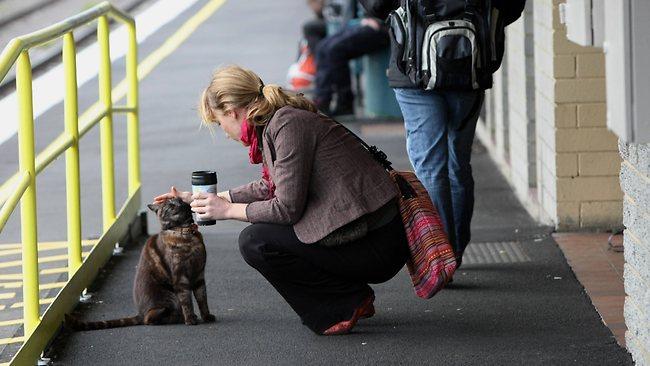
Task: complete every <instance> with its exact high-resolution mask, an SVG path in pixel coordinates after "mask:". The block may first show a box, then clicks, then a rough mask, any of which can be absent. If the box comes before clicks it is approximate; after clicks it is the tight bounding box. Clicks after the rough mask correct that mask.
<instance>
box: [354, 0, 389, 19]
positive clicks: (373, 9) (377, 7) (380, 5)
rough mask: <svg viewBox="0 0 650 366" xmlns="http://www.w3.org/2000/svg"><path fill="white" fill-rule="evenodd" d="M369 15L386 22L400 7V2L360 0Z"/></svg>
mask: <svg viewBox="0 0 650 366" xmlns="http://www.w3.org/2000/svg"><path fill="white" fill-rule="evenodd" d="M359 2H360V3H361V5H362V6H363V8H364V9H366V12H367V13H368V15H370V16H372V17H375V18H379V19H382V20H385V19H386V18H388V14H390V12H391V11H392V10H395V9H397V8H398V7H399V0H359Z"/></svg>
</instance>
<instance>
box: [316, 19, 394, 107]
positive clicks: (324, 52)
mask: <svg viewBox="0 0 650 366" xmlns="http://www.w3.org/2000/svg"><path fill="white" fill-rule="evenodd" d="M389 44H390V40H389V38H388V32H386V31H385V30H383V29H382V30H379V31H376V30H374V29H372V28H371V27H368V26H348V27H345V28H343V29H342V30H341V31H340V32H338V33H336V34H333V35H331V36H329V37H327V38H325V39H323V40H322V41H320V43H319V44H318V47H317V48H316V65H317V68H316V87H315V90H314V93H315V98H316V100H317V101H318V102H319V104H321V105H327V104H329V103H330V101H331V100H332V96H333V94H334V93H336V94H337V104H341V105H346V104H349V105H352V101H353V99H354V95H353V94H352V81H351V77H350V66H349V62H350V60H352V59H354V58H357V57H361V56H363V55H365V54H368V53H371V52H374V51H378V50H381V49H382V48H384V47H388V46H389Z"/></svg>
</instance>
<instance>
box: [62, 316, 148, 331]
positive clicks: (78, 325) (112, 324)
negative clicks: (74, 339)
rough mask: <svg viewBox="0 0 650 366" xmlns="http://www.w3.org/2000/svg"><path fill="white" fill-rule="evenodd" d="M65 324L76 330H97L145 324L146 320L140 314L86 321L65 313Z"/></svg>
mask: <svg viewBox="0 0 650 366" xmlns="http://www.w3.org/2000/svg"><path fill="white" fill-rule="evenodd" d="M65 324H66V326H68V327H70V328H71V329H74V330H96V329H109V328H120V327H130V326H133V325H142V324H144V322H143V319H142V317H141V316H140V315H136V316H132V317H130V318H122V319H113V320H102V321H97V322H86V321H83V320H79V319H77V318H75V317H74V316H72V315H68V314H65Z"/></svg>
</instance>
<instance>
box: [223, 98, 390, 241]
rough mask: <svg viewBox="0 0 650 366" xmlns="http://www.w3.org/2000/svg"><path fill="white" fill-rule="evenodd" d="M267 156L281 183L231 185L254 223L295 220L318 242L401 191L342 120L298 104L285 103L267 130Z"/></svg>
mask: <svg viewBox="0 0 650 366" xmlns="http://www.w3.org/2000/svg"><path fill="white" fill-rule="evenodd" d="M262 153H263V156H264V162H265V164H267V166H268V167H269V173H270V175H271V177H272V179H273V182H274V183H275V185H276V190H275V197H274V198H272V199H268V188H267V187H266V184H265V183H264V182H263V181H262V180H259V181H255V182H251V183H249V184H246V185H243V186H240V187H237V188H234V189H231V190H230V197H231V199H232V201H233V202H235V203H249V205H248V206H247V207H246V214H247V216H248V220H249V221H250V222H252V223H262V222H263V223H273V224H284V225H293V228H294V231H295V233H296V236H297V237H298V239H300V241H302V242H304V243H314V242H317V241H318V240H320V239H322V238H324V237H325V236H327V235H328V234H330V233H331V232H333V231H334V230H336V229H338V228H340V227H341V226H343V225H345V224H347V223H350V222H352V221H353V220H355V219H357V218H359V217H361V216H363V215H365V214H368V213H370V212H373V211H375V210H377V209H379V208H380V207H382V206H383V205H384V204H386V203H388V201H390V200H391V199H393V198H395V197H396V196H397V189H396V188H395V184H394V183H393V182H392V180H391V178H390V176H389V175H388V173H387V172H386V171H385V170H384V169H383V168H382V167H381V166H380V165H379V164H378V163H377V162H376V161H375V160H374V159H373V158H372V156H371V155H370V154H369V153H368V152H367V151H366V150H365V149H364V148H363V147H362V146H361V145H360V144H359V142H358V141H357V140H355V138H354V137H353V136H352V135H351V134H350V133H348V132H347V131H346V130H345V129H344V128H343V127H342V126H339V125H337V124H336V123H335V122H333V121H332V120H331V119H329V118H328V117H326V116H323V115H320V114H316V113H312V112H309V111H305V110H301V109H296V108H293V107H289V106H287V107H283V108H281V109H279V110H278V111H277V112H276V113H275V115H274V116H273V118H272V119H271V121H269V123H268V124H267V126H266V128H265V129H264V133H263V152H262Z"/></svg>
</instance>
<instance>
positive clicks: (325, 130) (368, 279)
mask: <svg viewBox="0 0 650 366" xmlns="http://www.w3.org/2000/svg"><path fill="white" fill-rule="evenodd" d="M200 113H201V116H202V119H203V121H205V123H206V124H208V125H215V124H216V125H218V126H220V127H221V129H223V131H224V132H225V133H226V134H227V135H228V137H229V138H231V139H233V140H235V141H237V142H239V143H241V144H242V145H243V146H245V147H246V148H248V149H249V158H250V162H251V163H254V164H259V163H262V164H263V176H262V179H260V180H258V181H254V182H251V183H249V184H246V185H243V186H241V187H237V188H233V189H230V190H229V191H224V192H220V193H218V194H216V195H215V194H194V195H192V194H191V193H190V192H179V191H177V190H176V189H175V188H173V187H172V190H171V191H170V192H169V193H166V194H163V195H161V196H158V197H156V198H155V199H154V202H159V201H162V200H165V199H167V198H170V197H174V196H179V197H181V198H182V199H183V200H185V201H187V202H191V205H192V208H193V211H194V212H196V213H197V215H198V219H199V220H227V219H235V220H240V221H247V222H251V223H252V224H251V225H250V226H248V227H247V228H245V229H244V230H243V231H242V232H241V234H240V236H239V248H240V251H241V254H242V256H243V257H244V260H245V261H246V262H247V263H248V264H249V265H250V266H252V267H253V268H255V269H256V270H258V271H259V272H260V273H261V274H262V275H263V276H264V277H265V278H266V279H267V280H268V281H269V282H270V283H271V284H272V285H273V286H274V287H275V289H276V290H277V291H278V292H279V293H280V295H282V297H284V299H285V300H286V301H287V302H288V303H289V305H290V306H291V307H292V309H293V310H294V311H295V312H296V313H297V314H298V315H299V316H300V318H301V320H302V322H303V324H305V325H306V326H307V327H309V329H311V330H312V331H314V332H315V333H317V334H323V335H335V334H344V333H347V332H349V331H350V330H351V329H352V327H354V326H355V324H356V322H357V321H358V320H359V319H363V318H368V317H371V316H373V315H374V313H375V309H374V306H373V301H374V298H375V295H374V292H373V290H372V288H371V287H370V286H369V285H368V284H373V283H381V282H385V281H388V280H389V279H391V278H392V277H393V276H395V274H396V273H397V272H398V271H399V270H400V269H401V268H402V267H403V266H404V263H405V262H406V260H407V258H408V256H409V249H408V243H407V239H406V235H405V232H404V226H403V224H402V220H401V217H400V215H399V212H398V206H397V201H396V198H397V194H398V191H397V188H396V187H395V184H394V183H393V181H392V180H391V178H390V176H389V174H388V172H387V171H386V170H384V168H383V167H382V166H381V165H380V164H379V163H378V162H377V161H375V160H374V159H373V157H372V156H371V155H370V154H369V153H368V151H366V150H365V149H364V148H363V147H362V145H361V144H359V142H358V141H357V140H356V139H355V137H354V136H353V135H352V134H351V133H349V132H348V131H347V130H346V129H345V128H344V127H343V126H341V125H339V124H337V123H336V122H334V121H332V120H331V119H330V118H329V117H327V116H325V115H322V114H319V113H317V110H316V107H315V106H314V105H313V104H312V103H311V102H310V101H308V100H307V99H306V98H304V97H303V96H302V95H300V94H298V95H294V94H291V93H288V92H285V91H284V90H282V88H280V87H278V86H276V85H266V86H265V85H264V83H263V82H262V80H261V79H260V78H259V76H257V75H256V74H255V73H253V72H252V71H249V70H245V69H242V68H240V67H237V66H231V67H225V68H221V69H219V70H217V71H216V72H215V73H214V75H213V77H212V80H211V81H210V84H209V86H208V87H207V88H206V89H205V90H204V92H203V95H202V98H201V103H200ZM222 174H227V173H226V172H223V173H222Z"/></svg>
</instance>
